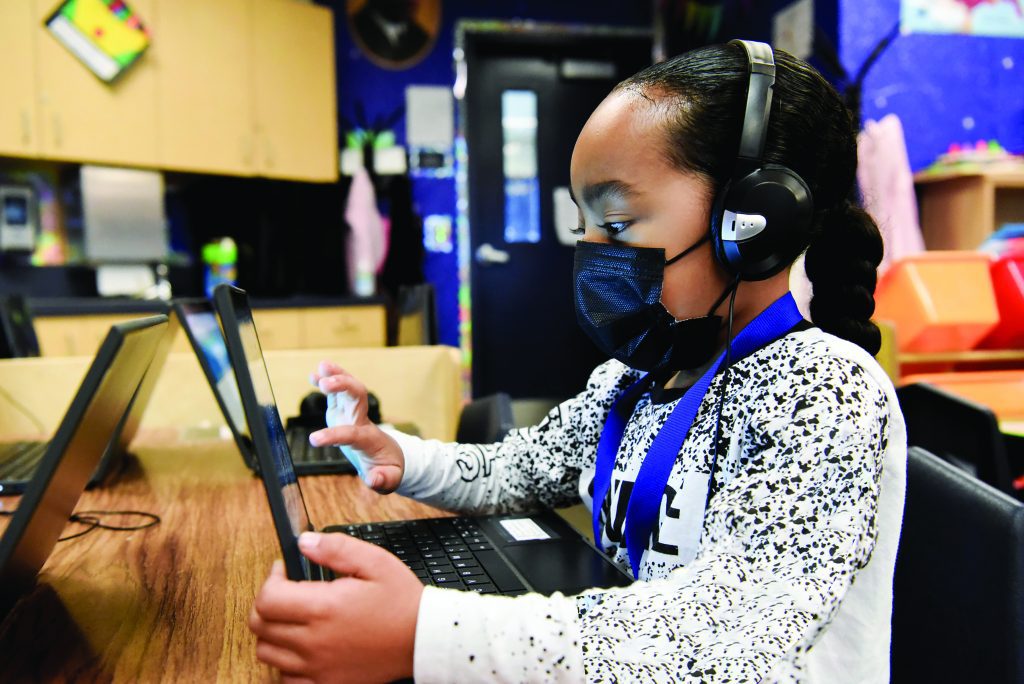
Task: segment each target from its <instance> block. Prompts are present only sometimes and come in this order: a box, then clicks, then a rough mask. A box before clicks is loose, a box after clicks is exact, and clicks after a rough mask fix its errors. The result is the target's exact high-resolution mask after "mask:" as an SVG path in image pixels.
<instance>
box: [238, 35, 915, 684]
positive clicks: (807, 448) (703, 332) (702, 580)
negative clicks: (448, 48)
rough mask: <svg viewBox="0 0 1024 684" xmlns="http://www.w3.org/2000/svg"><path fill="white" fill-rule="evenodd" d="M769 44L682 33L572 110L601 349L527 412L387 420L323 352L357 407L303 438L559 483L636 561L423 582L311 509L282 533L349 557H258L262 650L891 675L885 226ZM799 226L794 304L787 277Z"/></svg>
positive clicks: (803, 74) (826, 102)
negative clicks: (546, 578) (465, 588)
mask: <svg viewBox="0 0 1024 684" xmlns="http://www.w3.org/2000/svg"><path fill="white" fill-rule="evenodd" d="M772 58H773V56H772V54H771V51H770V49H768V48H767V46H764V45H762V44H752V43H740V42H734V43H732V44H729V45H724V46H713V47H707V48H702V49H699V50H696V51H693V52H690V53H687V54H684V55H682V56H680V57H677V58H675V59H673V60H670V61H668V62H665V63H661V64H657V65H655V66H652V67H650V68H648V69H646V70H644V71H642V72H640V73H639V74H636V75H635V76H633V77H632V78H630V79H627V80H626V81H624V82H623V83H621V84H619V86H617V87H616V88H615V90H614V91H613V92H612V93H611V94H610V95H609V96H608V97H607V98H606V99H605V101H604V102H603V103H602V104H601V105H600V106H599V107H598V108H597V110H596V111H595V112H594V113H593V115H592V116H591V118H590V119H589V121H588V122H587V124H586V126H585V127H584V129H583V131H582V132H581V134H580V136H579V139H578V141H577V143H576V148H575V150H574V153H573V158H572V167H571V178H572V188H573V193H574V196H575V198H576V201H577V204H578V207H579V215H580V224H579V230H580V233H581V236H582V239H581V241H580V242H579V243H578V245H577V249H576V264H575V269H576V278H575V282H576V306H577V314H578V319H579V322H580V324H581V325H582V326H583V327H584V329H586V330H587V331H588V332H589V333H590V335H591V337H592V338H593V339H594V341H595V342H596V343H597V344H598V345H599V346H600V347H601V348H602V349H603V350H605V351H606V352H607V353H608V354H609V355H610V356H612V357H613V358H612V360H610V361H608V362H607V363H605V364H603V365H601V366H599V367H598V368H597V369H596V370H595V371H594V373H593V375H592V376H591V378H590V380H589V382H588V385H587V388H586V389H585V390H584V391H583V392H582V393H581V394H579V395H578V396H576V397H575V398H573V399H570V400H568V401H566V402H564V403H563V404H561V405H560V406H558V407H556V408H555V409H554V410H552V411H551V413H550V414H549V415H548V416H547V418H546V419H545V420H544V421H543V422H542V423H541V424H540V425H538V426H536V427H532V428H526V429H522V430H516V431H513V432H512V433H511V434H510V435H509V436H508V437H506V438H505V439H504V440H503V441H502V442H501V443H499V444H492V445H459V444H442V443H439V442H436V441H423V440H419V439H416V438H412V437H409V436H406V435H401V434H397V433H393V434H385V433H384V432H382V431H380V430H379V429H378V428H376V427H375V426H373V425H372V424H371V423H369V421H368V420H367V419H366V417H365V401H364V400H365V388H363V387H362V386H361V385H360V383H359V382H358V380H356V379H355V378H353V377H352V376H350V375H348V374H347V373H345V372H344V371H343V370H342V369H340V368H338V367H337V366H333V365H331V364H322V365H321V367H320V368H319V369H318V373H317V376H318V377H317V379H318V381H319V385H320V388H321V389H322V390H323V391H325V392H348V393H350V394H352V395H354V396H355V397H357V398H358V399H359V405H360V407H362V411H361V415H360V416H359V418H358V419H357V421H356V424H355V425H352V426H343V427H333V428H328V429H326V430H323V431H321V432H319V433H316V434H314V435H313V436H312V438H311V441H313V443H314V444H328V443H329V444H352V445H355V446H356V447H358V448H359V449H361V450H362V451H363V452H364V454H365V460H364V463H363V464H362V465H363V467H364V469H365V470H364V472H366V482H367V484H368V485H369V486H371V487H373V488H374V489H375V490H377V491H379V492H390V491H397V492H399V493H401V494H404V495H408V496H413V497H416V498H418V499H420V500H423V501H426V502H429V503H432V504H435V505H439V506H443V507H445V508H449V509H453V510H459V511H471V512H477V513H479V512H491V511H498V510H502V511H504V510H512V509H523V508H529V507H532V506H537V505H545V506H558V505H565V504H569V503H572V502H575V501H579V500H581V499H582V501H583V502H584V503H585V504H586V505H587V506H588V507H590V508H591V510H592V511H596V512H597V513H596V515H595V516H594V523H595V524H594V527H595V534H596V535H597V536H598V545H599V546H600V547H601V548H603V549H604V550H605V551H606V552H607V553H608V554H609V555H610V556H611V557H613V558H614V559H615V560H616V562H618V563H619V564H620V565H621V566H622V567H624V568H629V569H630V570H631V571H632V572H633V574H634V576H635V577H636V579H637V580H641V581H637V582H636V583H634V584H633V585H632V586H630V587H628V588H625V589H614V590H594V591H586V592H584V593H582V594H580V595H578V596H575V597H572V598H567V597H564V596H562V595H559V594H556V595H554V596H551V597H543V596H540V595H532V594H531V595H525V596H520V597H516V598H506V597H495V596H482V595H478V594H473V593H468V592H457V591H452V590H445V589H437V588H426V589H424V588H423V587H422V586H421V585H420V583H419V581H418V580H417V579H416V578H415V577H414V576H413V575H412V574H411V573H410V572H409V571H408V570H407V569H406V568H405V566H404V565H403V564H402V563H401V562H400V561H399V560H398V559H396V558H394V557H393V556H391V555H390V554H388V553H387V552H385V551H383V550H381V549H378V548H377V547H374V546H371V545H367V544H365V543H363V542H359V541H357V540H354V539H351V538H348V537H345V536H343V535H318V534H310V533H306V534H304V535H303V536H302V537H301V538H300V548H302V549H303V552H304V553H305V554H306V555H307V556H308V557H309V558H310V559H311V560H313V561H315V562H317V563H320V564H323V565H327V566H330V567H332V568H334V569H335V570H336V571H337V572H338V573H340V574H345V575H348V577H346V578H344V579H340V580H336V581H335V582H332V583H329V584H326V583H325V584H321V583H305V584H299V583H293V582H289V581H287V580H286V579H285V578H284V575H283V572H282V570H281V569H280V567H279V566H275V568H274V570H273V571H272V573H271V576H270V578H269V579H268V580H267V582H266V584H265V585H264V587H263V589H262V591H261V592H260V595H259V596H258V597H257V599H256V602H255V606H254V609H253V612H252V615H251V618H250V626H251V628H252V630H253V631H254V632H255V633H256V635H257V637H258V647H257V655H258V657H259V658H260V659H261V660H263V661H264V662H266V663H268V664H270V665H272V666H274V667H277V668H279V669H280V670H281V671H282V673H284V675H285V676H286V677H290V676H295V677H297V678H302V679H312V680H317V681H320V680H333V679H336V678H337V679H347V678H353V679H361V680H362V679H370V680H374V679H393V678H398V677H403V676H409V675H415V678H416V679H417V680H418V681H421V682H430V681H468V680H505V681H526V680H564V681H576V680H583V679H588V680H659V681H660V680H671V681H714V682H755V681H769V682H798V681H799V682H829V683H833V682H884V681H888V664H889V618H890V612H891V595H892V574H893V564H894V561H895V553H896V546H897V541H898V538H899V529H900V520H901V517H902V508H903V491H904V470H905V458H906V443H905V442H906V440H905V431H904V427H903V422H902V417H901V415H900V413H899V410H898V407H897V403H896V400H895V397H894V393H893V388H892V385H891V383H890V382H889V380H888V379H887V378H886V377H885V375H884V373H883V372H882V370H881V369H880V368H879V366H878V365H877V364H876V363H875V361H874V359H873V358H872V354H874V353H876V352H877V350H878V347H879V341H880V337H879V332H878V330H877V328H876V327H875V326H874V325H873V324H872V323H871V321H870V320H869V316H870V315H871V313H872V311H873V308H874V299H873V292H874V286H875V268H876V266H877V265H878V263H879V261H880V259H881V254H882V243H881V238H880V236H879V233H878V229H877V227H876V226H875V225H874V223H873V222H872V220H871V219H870V218H869V217H868V216H867V214H865V213H864V212H863V211H862V210H861V209H860V208H858V207H857V206H856V205H855V204H853V203H852V202H851V201H850V198H851V196H852V195H853V193H854V178H855V170H856V161H857V156H856V137H855V135H856V131H855V130H854V129H853V127H852V124H851V116H850V112H849V111H848V110H847V109H846V107H845V106H844V105H843V103H842V102H841V100H840V99H839V97H838V95H837V94H836V92H835V91H834V90H833V89H832V88H831V87H830V86H829V85H828V84H827V83H826V82H825V81H824V80H823V79H822V78H821V76H820V75H819V74H818V73H817V72H815V71H814V70H813V69H812V68H810V67H809V66H808V65H806V64H805V63H803V62H801V61H799V60H797V59H794V58H793V57H790V56H789V55H786V54H785V53H776V54H775V55H774V65H773V64H772ZM772 72H774V74H773V73H772ZM772 79H774V83H772ZM766 120H767V124H765V121H766ZM762 139H763V140H762ZM801 253H805V268H806V273H807V276H808V277H809V279H810V282H811V284H812V286H813V298H812V300H811V302H810V319H811V322H806V321H803V320H802V318H801V316H800V314H799V313H797V310H796V307H795V305H794V303H793V300H792V298H791V296H790V295H789V291H788V288H789V274H788V271H789V269H788V266H789V265H790V264H791V263H792V262H793V261H794V260H795V259H796V258H797V256H798V255H800V254H801ZM723 350H724V351H723Z"/></svg>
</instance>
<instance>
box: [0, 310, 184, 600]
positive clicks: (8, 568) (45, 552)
mask: <svg viewBox="0 0 1024 684" xmlns="http://www.w3.org/2000/svg"><path fill="white" fill-rule="evenodd" d="M166 325H167V317H166V316H163V315H160V316H152V317H149V318H143V319H140V320H137V321H130V322H128V323H119V324H117V325H115V326H113V327H112V328H111V329H110V332H109V333H108V334H107V337H106V339H105V340H104V341H103V344H102V345H100V349H99V351H98V352H97V353H96V358H95V359H94V360H93V362H92V366H90V368H89V371H88V373H86V375H85V379H84V380H83V381H82V384H81V385H80V386H79V388H78V393H77V394H76V395H75V398H74V399H73V400H72V402H71V406H70V407H69V408H68V411H67V413H66V414H65V415H64V419H63V420H62V421H61V424H60V426H59V427H58V428H57V432H56V434H55V435H54V437H53V439H52V440H50V443H49V446H48V447H47V449H46V455H45V456H44V457H43V459H42V461H41V462H40V464H39V467H38V468H37V469H36V471H35V474H34V475H33V477H32V481H31V482H30V483H29V486H28V488H27V489H26V490H25V495H24V496H23V497H22V498H21V501H20V502H19V503H18V509H17V511H15V513H14V517H13V518H12V519H11V523H10V525H9V526H8V527H7V529H6V530H4V533H3V537H0V616H2V615H5V614H6V613H7V612H8V610H9V609H10V608H11V606H12V605H13V604H14V603H15V601H17V600H18V598H20V597H21V596H22V595H24V594H25V593H26V592H27V591H28V590H29V589H31V587H32V585H33V584H34V583H35V578H36V575H37V574H38V573H39V570H40V569H41V568H42V567H43V563H45V562H46V559H47V558H48V557H49V555H50V552H51V551H53V547H54V545H55V544H56V543H57V539H58V538H59V537H60V534H61V531H63V529H64V526H65V524H66V523H67V521H68V517H69V516H70V515H71V513H72V512H73V511H74V509H75V506H76V505H77V504H78V499H79V497H80V496H81V495H82V492H83V491H84V489H85V485H86V482H88V481H89V476H90V475H91V474H92V473H93V472H95V470H96V466H97V464H98V463H99V461H100V458H101V457H102V456H103V453H104V451H105V450H106V449H107V446H108V445H109V443H110V441H111V438H112V436H113V433H114V430H115V429H116V428H117V426H118V424H120V423H121V421H122V420H123V417H124V415H125V413H126V412H127V410H128V406H129V404H130V403H131V401H132V397H134V396H135V394H136V392H137V390H138V388H139V384H140V383H141V382H142V378H143V375H144V374H145V373H146V369H147V368H149V366H150V363H151V361H152V360H153V355H154V353H155V352H156V350H157V347H158V346H159V344H160V341H161V339H162V338H163V335H164V328H165V327H166Z"/></svg>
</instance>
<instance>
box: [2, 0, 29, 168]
mask: <svg viewBox="0 0 1024 684" xmlns="http://www.w3.org/2000/svg"><path fill="white" fill-rule="evenodd" d="M32 16H33V9H32V0H3V1H2V2H0V63H2V64H3V65H4V76H3V80H4V90H3V92H4V94H3V104H2V105H0V155H9V156H15V157H17V156H26V155H35V154H36V153H37V152H38V151H39V139H38V126H37V120H36V106H35V98H36V69H35V55H34V53H33V42H34V39H35V37H36V33H37V32H36V31H35V30H34V27H33V25H32Z"/></svg>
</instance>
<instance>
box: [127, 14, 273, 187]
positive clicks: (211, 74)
mask: <svg viewBox="0 0 1024 684" xmlns="http://www.w3.org/2000/svg"><path fill="white" fill-rule="evenodd" d="M251 10H252V7H251V1H250V0H217V1H216V2H209V0H161V2H160V8H159V12H160V33H159V35H157V36H156V37H155V38H154V41H153V47H152V48H151V54H150V55H147V58H154V59H155V60H156V62H157V67H158V69H157V73H158V75H157V80H158V84H159V87H158V89H157V98H158V107H157V109H158V112H159V122H158V129H159V137H158V147H159V160H160V166H161V167H163V168H167V169H177V170H183V171H205V172H213V173H222V174H230V175H238V176H248V175H252V174H253V173H254V170H255V166H254V161H255V160H254V152H255V150H254V144H255V143H254V139H253V137H254V136H253V127H254V123H253V122H254V116H253V106H252V98H251V97H250V90H251V87H250V85H251V68H250V59H249V54H250V42H251Z"/></svg>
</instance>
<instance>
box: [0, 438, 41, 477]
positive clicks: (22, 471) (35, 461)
mask: <svg viewBox="0 0 1024 684" xmlns="http://www.w3.org/2000/svg"><path fill="white" fill-rule="evenodd" d="M46 446H47V444H46V442H10V443H7V444H0V480H6V481H18V482H20V481H25V480H29V479H31V478H32V473H34V472H35V469H36V466H38V465H39V461H40V460H42V458H43V454H44V453H46Z"/></svg>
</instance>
